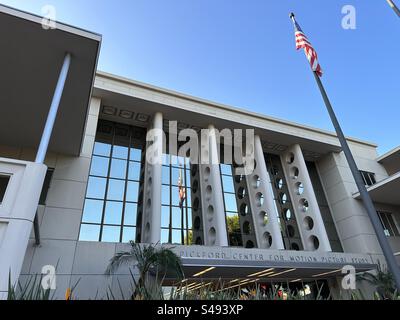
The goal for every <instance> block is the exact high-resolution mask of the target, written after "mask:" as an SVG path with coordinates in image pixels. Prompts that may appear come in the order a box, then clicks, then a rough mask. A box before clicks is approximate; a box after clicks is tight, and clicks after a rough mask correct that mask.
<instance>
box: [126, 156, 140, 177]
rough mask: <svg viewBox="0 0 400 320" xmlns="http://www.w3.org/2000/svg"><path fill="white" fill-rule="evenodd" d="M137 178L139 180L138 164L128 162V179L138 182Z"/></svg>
mask: <svg viewBox="0 0 400 320" xmlns="http://www.w3.org/2000/svg"><path fill="white" fill-rule="evenodd" d="M139 178H140V163H139V162H132V161H130V162H129V172H128V179H129V180H136V181H139Z"/></svg>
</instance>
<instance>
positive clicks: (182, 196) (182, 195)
mask: <svg viewBox="0 0 400 320" xmlns="http://www.w3.org/2000/svg"><path fill="white" fill-rule="evenodd" d="M178 190H179V208H182V206H183V202H184V201H185V199H186V188H185V187H183V186H182V169H181V170H179V178H178Z"/></svg>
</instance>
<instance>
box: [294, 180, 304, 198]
mask: <svg viewBox="0 0 400 320" xmlns="http://www.w3.org/2000/svg"><path fill="white" fill-rule="evenodd" d="M296 192H297V194H298V195H302V194H303V192H304V186H303V183H302V182H297V183H296Z"/></svg>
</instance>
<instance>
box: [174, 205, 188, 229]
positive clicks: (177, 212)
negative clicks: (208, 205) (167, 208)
mask: <svg viewBox="0 0 400 320" xmlns="http://www.w3.org/2000/svg"><path fill="white" fill-rule="evenodd" d="M183 216H185V211H183ZM181 226H182V217H181V208H176V207H172V228H181Z"/></svg>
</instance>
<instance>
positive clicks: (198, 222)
mask: <svg viewBox="0 0 400 320" xmlns="http://www.w3.org/2000/svg"><path fill="white" fill-rule="evenodd" d="M200 225H201V219H200V217H199V216H197V217H196V218H194V221H193V227H194V229H195V230H200Z"/></svg>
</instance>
